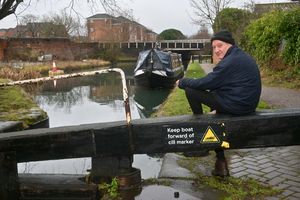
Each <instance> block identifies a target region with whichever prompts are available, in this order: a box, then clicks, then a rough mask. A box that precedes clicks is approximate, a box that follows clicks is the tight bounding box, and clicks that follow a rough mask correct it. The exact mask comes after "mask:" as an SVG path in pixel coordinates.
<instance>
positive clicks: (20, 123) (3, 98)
mask: <svg viewBox="0 0 300 200" xmlns="http://www.w3.org/2000/svg"><path fill="white" fill-rule="evenodd" d="M41 127H48V116H47V113H46V112H45V111H43V110H42V109H41V108H40V107H39V106H38V105H37V104H36V103H35V102H34V101H33V99H32V98H31V97H30V96H29V95H28V94H26V93H25V92H24V91H23V89H22V88H20V87H5V88H4V87H1V88H0V133H1V132H10V131H19V130H24V129H31V128H41Z"/></svg>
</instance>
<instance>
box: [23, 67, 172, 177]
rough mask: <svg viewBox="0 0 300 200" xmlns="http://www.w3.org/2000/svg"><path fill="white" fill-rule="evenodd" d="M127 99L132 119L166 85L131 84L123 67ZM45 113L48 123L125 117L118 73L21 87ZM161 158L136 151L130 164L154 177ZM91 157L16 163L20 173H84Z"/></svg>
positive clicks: (154, 104)
mask: <svg viewBox="0 0 300 200" xmlns="http://www.w3.org/2000/svg"><path fill="white" fill-rule="evenodd" d="M124 71H125V73H126V77H128V79H127V80H126V82H127V86H128V90H129V102H130V108H131V115H132V118H133V119H139V118H147V117H149V116H150V115H151V114H152V113H153V112H154V111H155V110H156V109H158V108H159V106H160V105H161V103H162V102H163V101H164V100H165V98H166V97H167V95H168V94H169V92H170V91H169V90H167V89H146V88H139V87H138V86H135V85H134V81H133V79H132V71H133V69H132V67H131V68H128V67H125V68H124ZM24 88H25V90H26V91H27V92H28V93H30V94H31V95H32V96H33V97H34V99H35V101H36V102H37V103H38V105H39V106H40V107H41V108H42V109H43V110H45V111H46V112H47V113H48V116H49V126H50V127H59V126H69V125H80V124H89V123H99V122H113V121H120V120H125V108H124V101H123V94H122V83H121V77H120V74H118V73H108V74H99V75H94V76H87V77H77V78H69V79H62V80H57V81H56V83H55V82H54V81H48V82H45V83H43V84H39V85H30V86H26V87H24ZM161 164H162V158H161V157H158V156H148V155H135V156H134V162H133V167H136V168H139V169H141V173H142V178H143V179H147V178H156V177H157V176H158V173H159V171H160V168H161ZM90 168H91V159H90V158H80V159H63V160H51V161H41V162H28V163H19V164H18V171H19V173H47V174H52V173H56V174H86V173H88V172H87V170H89V169H90Z"/></svg>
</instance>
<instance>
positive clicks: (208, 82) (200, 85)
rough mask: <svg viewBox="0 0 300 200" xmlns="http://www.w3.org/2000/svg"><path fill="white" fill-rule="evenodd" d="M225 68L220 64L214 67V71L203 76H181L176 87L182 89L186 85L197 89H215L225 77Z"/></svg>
mask: <svg viewBox="0 0 300 200" xmlns="http://www.w3.org/2000/svg"><path fill="white" fill-rule="evenodd" d="M226 71H227V70H226V68H225V67H222V66H220V65H218V66H216V67H215V68H214V71H213V72H211V73H208V74H207V75H206V76H205V77H203V78H196V79H195V78H194V79H191V78H182V79H180V81H179V84H178V87H179V88H181V89H184V88H186V87H189V88H193V89H198V90H215V89H217V88H219V87H220V86H221V84H222V82H223V81H224V79H225V78H226V73H227V72H226Z"/></svg>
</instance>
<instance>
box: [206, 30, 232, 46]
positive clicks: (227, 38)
mask: <svg viewBox="0 0 300 200" xmlns="http://www.w3.org/2000/svg"><path fill="white" fill-rule="evenodd" d="M214 40H221V41H223V42H226V43H229V44H232V45H234V44H235V41H234V39H233V37H232V35H231V33H230V32H229V31H226V30H222V31H220V32H217V33H215V34H214V35H213V36H212V38H211V39H210V42H211V43H212V42H213V41H214Z"/></svg>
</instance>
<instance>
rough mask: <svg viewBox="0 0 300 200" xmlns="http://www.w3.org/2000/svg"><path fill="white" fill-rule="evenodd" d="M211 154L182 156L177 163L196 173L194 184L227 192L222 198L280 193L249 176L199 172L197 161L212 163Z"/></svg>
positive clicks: (247, 197)
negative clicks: (216, 174)
mask: <svg viewBox="0 0 300 200" xmlns="http://www.w3.org/2000/svg"><path fill="white" fill-rule="evenodd" d="M213 156H214V155H210V156H208V157H203V158H199V157H193V158H183V159H181V160H180V161H179V165H180V166H182V167H185V168H187V169H189V170H190V171H191V172H192V173H194V174H195V175H196V177H197V178H196V184H197V185H198V186H199V187H201V185H203V184H204V185H207V186H209V187H212V188H215V189H218V190H221V191H224V192H225V193H227V195H226V197H225V198H224V199H225V200H235V199H264V198H265V197H268V196H274V195H277V194H280V193H281V190H277V189H273V188H272V187H270V186H265V185H262V184H260V183H258V182H257V181H255V180H253V179H251V178H248V179H238V178H234V177H228V178H219V177H209V176H204V175H203V174H202V173H201V172H199V170H198V169H199V167H198V165H199V163H202V164H203V165H206V164H207V165H212V161H213V160H214V158H213Z"/></svg>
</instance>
